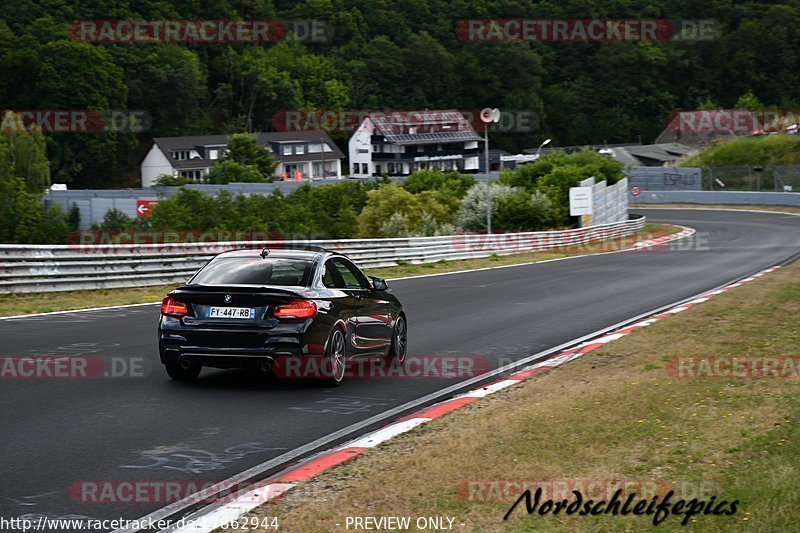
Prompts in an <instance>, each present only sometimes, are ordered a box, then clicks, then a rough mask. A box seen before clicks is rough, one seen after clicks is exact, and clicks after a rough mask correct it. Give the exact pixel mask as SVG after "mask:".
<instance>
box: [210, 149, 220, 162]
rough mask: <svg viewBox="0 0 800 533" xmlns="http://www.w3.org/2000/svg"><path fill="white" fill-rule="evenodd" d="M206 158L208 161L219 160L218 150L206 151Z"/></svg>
mask: <svg viewBox="0 0 800 533" xmlns="http://www.w3.org/2000/svg"><path fill="white" fill-rule="evenodd" d="M208 158H209V159H219V150H217V149H216V148H215V149H214V150H209V151H208Z"/></svg>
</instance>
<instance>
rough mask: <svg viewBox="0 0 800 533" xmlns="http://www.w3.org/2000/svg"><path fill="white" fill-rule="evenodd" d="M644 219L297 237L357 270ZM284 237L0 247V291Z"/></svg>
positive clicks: (119, 272)
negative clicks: (486, 230)
mask: <svg viewBox="0 0 800 533" xmlns="http://www.w3.org/2000/svg"><path fill="white" fill-rule="evenodd" d="M644 224H645V218H644V217H637V218H631V219H630V220H626V221H622V222H615V223H611V224H603V225H598V226H592V227H587V228H579V229H570V230H559V231H535V232H525V233H496V234H491V235H485V234H462V235H447V236H441V237H411V238H397V239H344V240H318V241H303V242H302V244H313V245H318V246H323V247H326V248H329V249H331V250H336V251H338V252H341V253H343V254H346V255H348V256H349V257H350V258H351V259H352V260H353V261H354V262H355V263H356V264H358V265H359V266H360V267H362V268H376V267H388V266H395V265H398V264H400V263H413V264H422V263H435V262H437V261H442V260H458V259H472V258H480V257H489V256H491V255H493V254H496V255H508V254H513V253H520V252H534V251H545V250H553V249H556V248H563V247H567V246H576V245H580V244H585V243H587V242H590V241H599V240H606V239H613V238H616V237H622V236H625V235H630V234H632V233H635V232H637V231H641V229H642V228H643V227H644ZM294 244H301V243H293V242H288V241H231V242H213V243H159V244H119V245H84V244H75V245H57V246H56V245H54V246H50V245H15V244H3V245H0V294H11V293H31V292H56V291H72V290H86V289H110V288H119V287H142V286H151V285H162V284H168V283H180V282H183V281H186V279H188V278H189V277H190V276H192V274H194V273H195V272H196V271H197V269H199V268H200V267H201V266H203V264H204V263H205V262H206V261H207V260H208V259H210V258H211V257H213V256H214V255H215V254H217V253H220V252H222V251H225V250H233V249H248V248H249V249H253V248H256V249H261V248H262V247H265V246H266V247H277V248H280V247H287V248H291V247H292V245H294Z"/></svg>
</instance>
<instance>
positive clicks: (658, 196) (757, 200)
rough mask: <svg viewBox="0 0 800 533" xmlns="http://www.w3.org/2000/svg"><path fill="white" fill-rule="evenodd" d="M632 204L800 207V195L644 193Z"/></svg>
mask: <svg viewBox="0 0 800 533" xmlns="http://www.w3.org/2000/svg"><path fill="white" fill-rule="evenodd" d="M629 194H630V193H629ZM630 202H631V205H632V206H633V207H635V206H636V205H637V204H639V205H641V204H672V203H678V204H680V203H684V204H731V205H793V206H800V194H798V193H789V192H746V191H642V192H641V193H640V195H639V196H637V197H634V196H633V195H631V196H630Z"/></svg>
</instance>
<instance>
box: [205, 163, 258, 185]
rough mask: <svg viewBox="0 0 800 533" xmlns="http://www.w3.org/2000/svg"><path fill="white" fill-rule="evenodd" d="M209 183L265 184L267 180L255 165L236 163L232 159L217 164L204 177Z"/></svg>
mask: <svg viewBox="0 0 800 533" xmlns="http://www.w3.org/2000/svg"><path fill="white" fill-rule="evenodd" d="M206 180H207V181H208V182H209V183H265V182H267V181H270V180H268V179H267V178H266V177H265V176H264V174H262V173H261V172H259V170H258V167H256V166H255V165H248V164H245V163H238V162H236V161H234V160H233V159H224V160H222V161H219V162H217V164H215V165H214V166H213V167H211V170H209V171H208V174H207V175H206Z"/></svg>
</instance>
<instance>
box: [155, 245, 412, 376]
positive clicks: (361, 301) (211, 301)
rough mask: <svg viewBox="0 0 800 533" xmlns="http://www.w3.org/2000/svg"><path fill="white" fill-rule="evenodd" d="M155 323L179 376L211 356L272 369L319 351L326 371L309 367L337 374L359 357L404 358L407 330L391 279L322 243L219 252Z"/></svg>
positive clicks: (224, 363)
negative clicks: (372, 274)
mask: <svg viewBox="0 0 800 533" xmlns="http://www.w3.org/2000/svg"><path fill="white" fill-rule="evenodd" d="M158 330H159V350H160V355H161V362H162V363H163V364H164V366H165V367H166V371H167V374H168V375H169V376H170V377H171V378H172V379H173V380H192V379H195V378H197V376H198V375H199V374H200V371H201V370H202V367H204V366H208V367H215V368H253V369H257V370H259V371H261V372H270V371H271V370H272V369H273V365H274V364H275V363H276V361H278V360H280V359H281V358H307V357H315V358H319V359H320V360H322V361H324V363H325V365H324V367H325V368H326V369H327V372H325V373H324V375H318V376H309V377H317V378H322V379H325V380H326V381H328V382H329V383H331V384H339V383H341V381H342V380H343V378H344V375H345V368H346V366H347V363H348V361H350V360H352V359H354V358H359V357H391V358H394V359H395V360H397V362H400V363H402V362H403V361H404V359H405V356H406V349H407V332H408V328H407V323H406V316H405V312H404V311H403V306H402V304H401V303H400V301H399V300H398V299H397V298H396V297H395V296H394V295H393V294H392V293H391V292H389V288H388V286H387V284H386V282H385V281H384V280H382V279H380V278H376V277H371V278H368V277H367V276H366V275H364V273H363V272H362V271H361V270H360V269H359V268H358V267H357V266H355V264H353V262H352V261H350V259H348V258H347V257H345V256H344V255H342V254H339V253H336V252H331V251H328V250H323V249H317V250H297V249H279V250H268V249H264V250H262V251H258V250H237V251H230V252H224V253H221V254H219V255H217V256H216V257H214V258H213V259H211V260H210V261H209V262H208V263H206V264H205V265H204V266H203V267H202V268H201V269H200V270H199V271H198V272H197V273H196V274H195V275H194V276H193V277H192V278H191V279H190V280H189V281H188V282H187V283H186V284H185V285H183V286H182V287H179V288H177V289H175V290H173V291H170V292H169V294H167V297H166V298H164V301H163V302H162V304H161V317H160V319H159V323H158Z"/></svg>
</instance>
